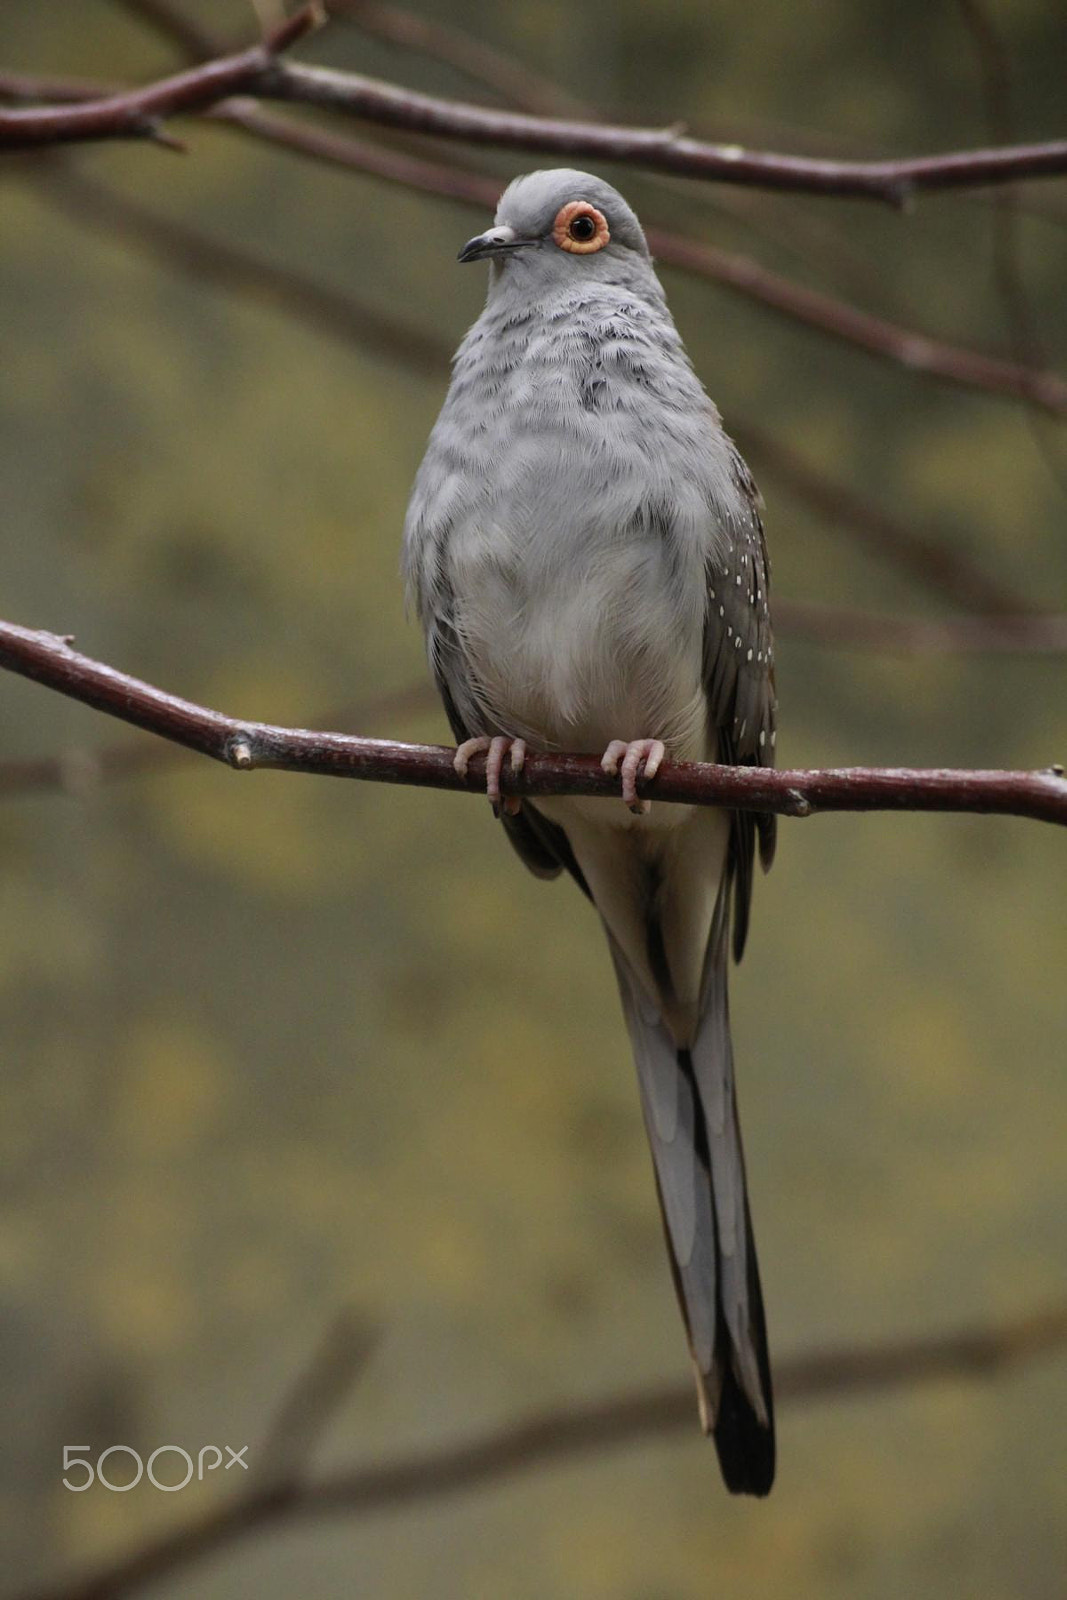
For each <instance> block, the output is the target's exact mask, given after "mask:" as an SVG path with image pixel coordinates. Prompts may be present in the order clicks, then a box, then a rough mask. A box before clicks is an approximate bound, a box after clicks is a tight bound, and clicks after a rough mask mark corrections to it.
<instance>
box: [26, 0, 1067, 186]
mask: <svg viewBox="0 0 1067 1600" xmlns="http://www.w3.org/2000/svg"><path fill="white" fill-rule="evenodd" d="M319 15H320V13H319V11H318V9H317V7H314V6H306V7H304V8H303V9H302V10H301V11H300V12H298V13H297V14H296V16H294V17H292V18H290V19H289V21H288V22H286V23H284V24H282V25H281V27H279V28H278V29H276V30H274V32H273V33H272V34H270V35H268V36H267V38H266V39H264V41H263V43H262V44H260V45H255V46H253V47H252V48H251V49H249V50H244V51H240V52H238V53H237V54H235V55H232V56H226V57H219V58H217V59H216V60H214V61H210V62H205V63H203V64H202V65H200V66H197V67H194V68H191V69H190V70H189V71H188V72H183V73H179V74H177V75H176V76H175V77H172V78H167V79H164V80H162V81H160V82H158V83H155V84H150V85H148V87H147V88H143V89H136V90H131V91H129V92H128V93H126V94H119V95H112V96H109V97H108V98H106V99H104V100H100V101H90V102H88V103H86V104H84V105H63V106H55V107H50V106H40V107H29V108H23V109H19V110H14V111H11V110H4V111H0V146H6V147H8V148H16V147H19V146H26V145H41V144H50V143H56V142H59V141H62V140H71V139H108V138H129V137H131V136H136V135H144V134H146V133H149V132H151V131H152V129H153V128H154V126H155V125H156V124H157V123H158V121H159V119H161V118H165V117H170V116H175V115H178V114H179V113H182V112H190V111H197V110H203V109H204V108H205V107H206V106H209V105H213V104H217V103H218V102H219V101H220V100H222V99H225V98H226V96H228V95H231V94H235V93H238V92H244V93H255V94H256V95H258V96H260V97H262V98H265V99H275V100H289V101H294V102H299V103H301V104H304V105H313V106H318V107H320V108H321V109H323V110H328V111H340V112H344V113H345V114H347V115H349V116H354V117H358V118H360V119H361V120H363V121H366V122H374V123H377V124H378V125H379V126H381V127H389V128H402V129H406V130H408V131H410V132H414V133H426V134H432V135H434V136H435V137H438V138H446V139H461V140H465V141H467V142H468V143H471V144H482V145H492V146H494V147H496V148H498V149H518V150H541V151H548V152H553V153H557V154H563V155H566V156H568V157H569V158H573V157H575V156H591V157H594V158H597V159H600V160H605V161H621V162H626V163H628V164H630V165H631V166H636V167H643V168H646V169H648V170H650V171H654V172H673V173H677V174H680V175H682V176H686V177H693V178H704V179H709V180H710V179H713V180H716V181H718V182H721V183H734V184H744V185H748V186H755V187H757V188H766V189H777V190H786V191H790V192H793V193H798V194H824V195H836V196H839V197H849V198H853V199H873V200H882V201H887V202H889V203H890V204H893V205H901V204H903V203H904V202H905V201H906V200H907V199H908V198H909V197H910V196H911V195H913V194H916V193H919V192H922V191H933V190H941V189H963V188H975V187H977V186H989V185H992V184H999V183H1011V182H1017V181H1018V180H1019V179H1021V178H1042V177H1059V176H1062V175H1063V174H1065V173H1067V139H1058V140H1048V141H1045V142H1042V143H1036V144H1025V145H1015V146H1010V147H1007V148H1000V149H987V150H962V151H951V152H948V153H945V154H941V155H932V156H918V157H911V158H907V157H905V158H902V159H899V160H889V161H885V160H880V161H833V160H825V159H822V158H816V157H811V156H791V155H780V154H777V153H775V152H771V151H759V150H745V149H743V148H742V147H741V146H740V145H726V144H714V143H709V142H706V141H703V140H699V139H690V138H687V137H686V136H685V134H684V133H682V132H680V131H679V130H678V129H677V128H626V127H612V126H610V125H606V124H605V125H599V124H596V123H588V122H581V121H577V120H567V119H562V118H558V119H557V118H552V117H538V116H531V115H529V114H528V113H525V112H520V111H508V110H495V109H491V108H488V107H485V106H475V105H469V104H466V103H465V102H463V101H458V100H448V99H443V98H440V97H436V96H433V95H425V94H418V93H416V92H415V91H414V90H411V89H404V88H400V87H398V86H397V85H395V84H389V83H382V82H379V81H378V80H376V79H374V78H367V77H364V76H362V75H361V74H359V73H353V72H338V71H336V70H333V69H331V68H328V67H313V66H307V65H303V64H294V63H291V62H284V61H282V60H280V59H279V57H278V52H279V51H281V50H283V49H285V48H287V47H288V46H289V45H291V44H293V43H294V42H295V41H296V40H297V39H298V38H300V37H301V36H302V35H303V34H305V33H307V32H308V31H309V30H310V29H311V28H312V27H314V26H315V24H316V21H317V20H318V18H319Z"/></svg>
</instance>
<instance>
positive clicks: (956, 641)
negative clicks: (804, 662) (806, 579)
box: [774, 600, 1067, 656]
mask: <svg viewBox="0 0 1067 1600" xmlns="http://www.w3.org/2000/svg"><path fill="white" fill-rule="evenodd" d="M774 624H775V631H776V633H778V634H779V635H781V636H782V637H783V638H784V637H788V638H790V639H804V640H807V641H808V642H810V643H812V644H817V645H836V646H837V647H838V648H840V649H845V650H864V651H877V652H879V653H880V654H885V655H903V656H914V655H1009V656H1015V655H1021V656H1058V655H1062V654H1063V653H1064V652H1065V651H1067V614H1065V613H1062V612H1060V613H1044V612H1033V611H1026V612H1020V613H1019V614H1017V615H1015V616H1013V615H1011V614H1010V613H999V612H998V613H997V614H995V615H991V616H977V617H974V616H972V617H936V618H935V617H931V618H926V617H894V616H886V615H884V614H882V613H880V612H875V611H852V610H848V609H846V608H845V607H840V606H823V605H815V604H812V603H811V602H809V601H805V600H777V601H776V602H775V606H774Z"/></svg>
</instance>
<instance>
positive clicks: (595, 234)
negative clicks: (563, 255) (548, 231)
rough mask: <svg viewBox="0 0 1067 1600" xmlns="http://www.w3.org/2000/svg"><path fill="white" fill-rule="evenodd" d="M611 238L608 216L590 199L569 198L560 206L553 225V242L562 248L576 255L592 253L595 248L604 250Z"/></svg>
mask: <svg viewBox="0 0 1067 1600" xmlns="http://www.w3.org/2000/svg"><path fill="white" fill-rule="evenodd" d="M610 238H611V232H610V230H609V228H608V221H607V218H606V217H605V215H604V213H603V212H602V211H598V210H597V208H596V206H593V205H590V204H589V201H588V200H569V201H568V202H567V204H566V205H565V206H562V207H561V208H560V210H559V212H558V214H557V216H556V220H555V222H554V223H553V225H552V239H553V242H554V243H555V244H557V245H559V248H560V249H561V250H570V251H572V252H573V253H574V254H575V255H592V253H593V252H594V251H595V250H603V248H604V246H605V245H606V244H607V243H608V241H609V240H610Z"/></svg>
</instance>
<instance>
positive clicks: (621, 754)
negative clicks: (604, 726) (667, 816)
mask: <svg viewBox="0 0 1067 1600" xmlns="http://www.w3.org/2000/svg"><path fill="white" fill-rule="evenodd" d="M666 754H667V751H666V749H665V747H664V744H663V740H662V739H630V740H628V741H627V740H626V739H612V741H611V743H610V744H609V745H608V747H607V749H606V750H605V751H604V754H603V755H602V756H601V758H600V765H601V768H602V770H603V771H604V772H610V773H611V774H612V776H613V777H614V776H615V775H616V774H617V773H618V772H619V762H620V761H621V762H622V798H623V803H624V805H627V806H629V808H630V810H631V811H632V812H633V813H634V815H635V816H638V817H643V816H645V815H646V814H647V813H648V812H649V811H651V809H652V802H651V800H641V799H639V798H638V794H637V775H638V773H639V772H640V771H641V769H642V767H643V768H644V776H645V777H646V778H654V777H655V776H656V773H657V772H658V771H659V764H660V762H661V761H662V760H663V758H664V756H665V755H666Z"/></svg>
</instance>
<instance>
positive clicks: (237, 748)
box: [226, 738, 255, 771]
mask: <svg viewBox="0 0 1067 1600" xmlns="http://www.w3.org/2000/svg"><path fill="white" fill-rule="evenodd" d="M226 759H227V761H228V762H229V763H230V766H231V767H236V768H237V770H238V771H248V770H249V769H250V768H251V767H253V766H254V765H255V759H254V756H253V753H252V744H251V741H250V740H249V739H244V738H237V739H230V740H229V741H228V743H227V746H226Z"/></svg>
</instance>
